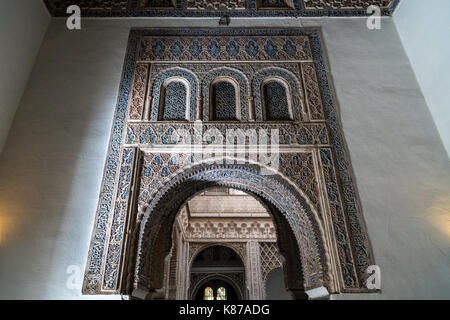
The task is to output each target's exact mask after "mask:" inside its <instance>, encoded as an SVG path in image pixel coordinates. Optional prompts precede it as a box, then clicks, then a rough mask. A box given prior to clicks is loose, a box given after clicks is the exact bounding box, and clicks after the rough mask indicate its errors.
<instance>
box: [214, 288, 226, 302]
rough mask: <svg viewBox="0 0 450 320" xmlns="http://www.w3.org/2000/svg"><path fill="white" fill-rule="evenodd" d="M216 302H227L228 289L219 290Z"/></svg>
mask: <svg viewBox="0 0 450 320" xmlns="http://www.w3.org/2000/svg"><path fill="white" fill-rule="evenodd" d="M216 300H227V289H225V288H224V287H220V288H219V289H217V298H216Z"/></svg>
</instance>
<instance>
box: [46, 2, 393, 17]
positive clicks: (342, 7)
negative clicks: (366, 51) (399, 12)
mask: <svg viewBox="0 0 450 320" xmlns="http://www.w3.org/2000/svg"><path fill="white" fill-rule="evenodd" d="M43 1H44V3H45V4H46V5H47V8H48V9H49V11H50V13H51V14H52V15H53V16H56V17H64V16H67V14H66V8H67V7H68V6H69V5H73V4H77V5H79V6H80V8H81V12H82V14H83V16H86V17H158V16H172V17H189V16H191V17H196V16H197V17H200V16H220V15H224V14H227V15H230V16H240V17H271V16H294V17H296V16H304V17H319V16H338V17H341V16H343V17H349V16H365V15H367V12H366V9H367V7H368V6H370V5H372V4H374V5H378V6H379V7H380V9H381V13H382V14H383V15H386V16H390V15H392V13H393V12H394V10H395V8H396V7H397V5H398V2H399V1H400V0H371V1H368V0H104V1H95V0H78V1H72V0H43Z"/></svg>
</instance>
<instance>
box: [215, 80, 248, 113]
mask: <svg viewBox="0 0 450 320" xmlns="http://www.w3.org/2000/svg"><path fill="white" fill-rule="evenodd" d="M209 92H210V99H209V101H210V102H209V103H210V105H209V110H210V111H209V112H210V113H209V114H210V120H212V121H233V120H240V118H241V105H240V96H239V92H240V87H239V83H238V82H237V81H236V80H234V79H233V78H230V77H217V78H215V79H214V80H213V81H212V82H211V87H210V89H209Z"/></svg>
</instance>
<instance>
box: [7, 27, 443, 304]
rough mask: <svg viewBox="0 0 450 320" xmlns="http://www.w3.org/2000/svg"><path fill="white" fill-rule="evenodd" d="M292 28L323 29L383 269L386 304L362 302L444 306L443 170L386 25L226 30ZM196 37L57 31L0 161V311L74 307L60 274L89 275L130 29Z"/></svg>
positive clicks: (429, 124) (438, 146)
mask: <svg viewBox="0 0 450 320" xmlns="http://www.w3.org/2000/svg"><path fill="white" fill-rule="evenodd" d="M300 21H302V23H303V25H314V26H316V25H320V26H322V29H323V33H324V37H325V41H326V47H327V49H328V54H329V59H330V63H331V71H332V77H333V78H334V82H335V85H336V89H337V99H338V101H339V103H340V106H341V113H342V120H343V126H344V131H345V134H346V138H347V141H348V145H349V149H350V153H351V157H352V160H353V166H354V169H355V173H356V178H357V184H358V187H359V192H360V195H361V200H362V206H363V208H364V215H365V219H366V222H367V226H368V230H369V234H370V238H371V241H372V244H373V249H374V254H375V259H376V262H377V263H378V264H379V265H380V267H381V270H382V293H381V294H376V295H360V296H359V297H358V298H413V297H414V298H450V279H449V277H448V271H449V267H450V258H449V257H450V255H449V244H450V243H449V238H450V226H448V222H446V220H445V219H447V220H448V214H449V209H450V177H449V172H450V170H449V165H448V161H447V157H446V153H445V151H444V148H443V146H442V143H441V141H440V139H439V136H438V133H437V131H436V128H435V126H434V123H433V120H432V117H431V115H430V112H429V110H428V108H427V105H426V103H425V100H424V98H423V96H422V94H421V92H420V88H419V86H418V84H417V81H416V80H415V77H414V73H413V71H412V69H411V67H410V65H409V62H408V60H407V57H406V55H405V53H404V50H403V47H402V45H401V43H400V40H399V37H398V34H397V31H396V29H395V25H394V23H393V21H392V20H390V19H384V20H383V30H379V31H369V30H367V29H366V27H365V20H364V19H310V20H299V19H286V18H284V19H273V20H268V19H254V20H249V19H247V20H244V19H241V20H233V19H232V23H231V25H230V26H232V27H242V26H244V27H245V26H247V27H248V26H251V25H253V26H264V27H267V26H293V27H298V26H300V25H301V23H300ZM194 25H195V26H217V19H213V20H211V19H191V20H188V21H186V20H185V21H182V20H177V19H167V18H165V19H147V20H140V19H135V20H111V19H109V20H83V26H82V27H83V29H82V30H81V31H68V30H67V29H66V28H65V21H64V20H53V21H52V23H51V25H50V27H49V30H48V32H47V35H46V37H45V40H44V43H43V45H42V47H41V50H40V53H39V56H38V58H37V62H36V65H35V68H34V71H33V73H32V75H31V78H30V81H29V84H28V87H27V89H26V91H25V94H24V97H23V100H22V102H21V104H20V108H19V110H18V113H17V116H16V119H15V122H14V125H13V127H12V129H11V132H10V136H9V138H8V141H7V144H6V146H5V149H4V154H3V157H2V158H1V159H0V222H1V225H0V227H1V229H0V232H1V233H0V235H1V242H0V259H1V261H2V262H1V263H0V286H1V287H0V298H12V299H18V298H27V299H31V298H44V299H55V298H56V299H60V298H63V299H78V298H83V297H81V296H80V293H79V290H69V289H68V288H67V287H66V280H67V275H66V268H67V267H68V266H69V265H77V266H79V267H80V268H81V270H82V271H84V267H85V263H86V258H87V251H88V247H89V241H90V236H91V231H92V227H93V222H94V215H95V210H96V206H97V200H98V198H97V197H98V193H99V188H100V183H101V178H102V174H103V166H104V161H105V157H106V151H107V144H108V141H109V134H110V129H111V125H112V118H113V113H114V107H115V104H116V99H117V93H118V88H119V81H120V77H121V70H122V65H123V61H124V56H125V49H126V44H127V38H128V33H129V28H130V27H131V26H139V27H151V26H157V27H177V26H178V27H187V26H194ZM445 223H447V225H445ZM335 298H344V299H345V298H351V296H348V295H342V296H338V297H335Z"/></svg>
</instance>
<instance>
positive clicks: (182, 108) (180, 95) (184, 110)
mask: <svg viewBox="0 0 450 320" xmlns="http://www.w3.org/2000/svg"><path fill="white" fill-rule="evenodd" d="M189 119H190V85H189V82H188V81H186V79H184V78H180V77H171V78H168V79H166V80H165V81H164V83H163V84H162V86H161V94H160V102H159V112H158V120H159V121H171V120H189Z"/></svg>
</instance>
